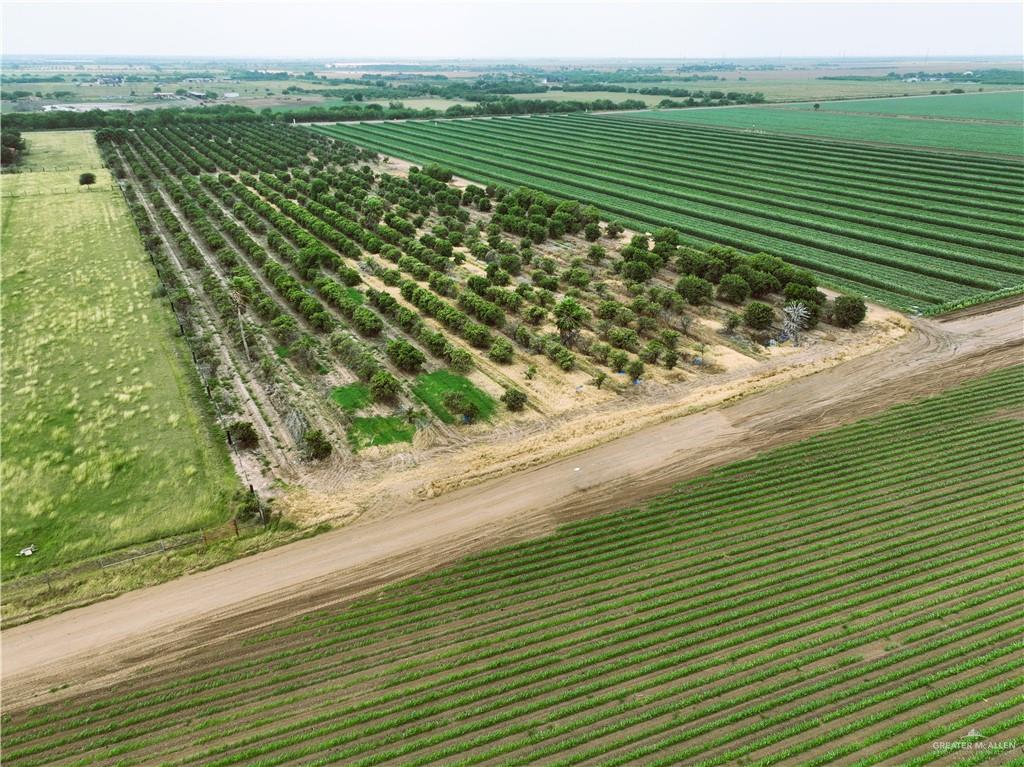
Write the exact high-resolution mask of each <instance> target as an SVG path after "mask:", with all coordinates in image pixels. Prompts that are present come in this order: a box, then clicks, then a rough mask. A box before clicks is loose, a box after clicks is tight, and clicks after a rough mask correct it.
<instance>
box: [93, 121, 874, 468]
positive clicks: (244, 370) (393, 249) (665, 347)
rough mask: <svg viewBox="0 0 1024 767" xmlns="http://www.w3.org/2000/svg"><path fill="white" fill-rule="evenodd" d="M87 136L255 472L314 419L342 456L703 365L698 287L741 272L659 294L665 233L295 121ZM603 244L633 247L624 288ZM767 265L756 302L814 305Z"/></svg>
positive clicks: (295, 456)
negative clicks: (109, 169)
mask: <svg viewBox="0 0 1024 767" xmlns="http://www.w3.org/2000/svg"><path fill="white" fill-rule="evenodd" d="M104 147H105V151H107V152H108V153H109V156H110V162H111V163H112V164H113V165H114V166H116V167H117V168H118V169H119V172H121V173H124V174H125V175H126V176H128V178H129V179H130V180H131V181H132V182H133V185H132V186H131V187H130V188H129V195H130V196H131V199H132V210H133V212H134V213H135V215H136V217H137V219H138V221H139V225H140V227H141V228H142V229H143V230H144V231H146V233H147V235H149V240H150V241H151V242H152V243H153V247H154V250H155V253H156V256H155V257H157V258H158V260H159V261H160V263H161V264H162V268H164V271H165V272H166V274H167V275H169V276H167V277H166V278H167V279H169V280H171V281H172V282H173V283H174V285H173V287H174V291H173V292H174V295H175V296H176V306H178V308H179V311H180V312H182V313H183V314H184V315H187V316H188V317H189V323H190V324H191V323H194V325H195V328H196V329H198V330H205V331H208V332H207V334H206V335H205V336H203V337H205V338H209V339H212V342H204V350H203V353H202V354H201V357H202V361H203V364H214V362H212V360H216V364H215V367H216V369H217V370H219V371H222V372H224V373H225V374H228V373H230V376H229V378H230V380H234V381H236V382H244V387H239V386H237V385H236V387H235V390H234V391H230V390H228V391H224V392H223V393H222V395H221V396H222V398H223V399H224V407H225V409H226V410H227V411H228V412H232V413H235V412H239V411H240V409H241V407H242V405H243V404H244V403H245V402H246V401H247V400H252V401H254V402H255V403H256V405H257V406H256V407H255V409H253V408H249V411H248V412H247V413H245V415H246V416H247V417H251V418H252V419H254V420H253V423H252V425H253V429H254V431H255V436H254V438H253V439H251V440H249V442H250V443H251V444H250V445H249V447H250V448H252V449H259V450H263V449H267V448H270V449H271V451H272V452H273V451H274V450H275V449H276V450H277V453H278V454H276V455H274V456H267V460H266V461H264V462H263V463H262V471H263V473H264V474H265V475H267V476H273V475H274V474H275V472H277V470H278V469H282V470H284V469H285V468H287V466H286V465H290V466H291V467H292V468H293V469H295V468H296V466H297V463H296V462H297V461H298V460H300V459H301V458H309V457H310V456H309V455H308V454H305V452H306V448H308V447H309V445H308V444H306V443H307V442H308V441H307V440H306V437H305V435H306V433H307V432H310V431H312V432H314V433H318V434H322V435H325V437H326V438H327V439H328V441H331V442H333V444H334V445H335V446H338V447H341V448H352V450H353V451H360V450H363V449H364V448H367V447H374V446H383V445H386V444H392V443H395V442H411V441H412V440H413V435H414V434H415V433H416V432H419V431H426V432H428V433H429V434H430V435H431V438H432V439H433V440H434V441H435V443H436V442H438V441H444V440H446V439H452V438H454V439H456V440H461V439H462V437H461V432H459V431H456V430H457V429H463V430H465V429H464V427H472V428H476V429H477V431H481V430H485V429H486V428H488V427H489V426H490V425H492V422H493V421H497V420H499V419H507V418H509V417H511V418H517V419H522V418H527V417H538V416H539V417H545V416H549V415H552V414H555V413H559V412H564V411H565V410H566V409H567V408H569V407H574V406H576V405H577V404H578V403H580V402H586V401H587V400H588V399H589V400H597V401H607V399H609V398H611V397H613V396H614V394H615V393H618V392H621V391H622V390H623V389H624V388H625V386H627V385H628V384H630V383H632V382H634V381H638V380H639V379H641V377H643V378H644V379H645V380H652V381H655V382H657V383H659V384H661V383H675V382H679V381H682V380H685V378H686V375H685V374H683V373H682V371H679V370H677V369H676V368H677V366H678V367H681V366H682V365H684V364H685V363H687V362H691V363H693V367H694V368H695V369H697V370H698V371H699V373H698V374H701V373H703V372H704V370H703V369H701V366H700V363H699V361H698V362H696V363H694V362H693V361H694V359H695V358H697V357H699V356H700V355H701V354H703V350H704V348H705V347H706V346H707V341H708V340H714V338H715V337H714V336H709V335H708V334H707V329H706V328H705V327H704V320H705V319H709V320H713V321H716V322H717V321H723V320H724V319H725V318H726V317H727V315H728V313H729V311H730V310H729V309H726V308H720V307H715V306H708V305H707V304H710V303H712V298H713V295H712V289H713V288H714V285H713V284H712V281H713V282H719V281H720V280H721V279H722V278H723V277H724V273H725V271H728V270H729V269H731V268H736V269H742V268H744V267H746V266H748V264H747V263H746V262H745V261H743V259H742V257H741V256H740V255H739V254H737V253H735V252H734V251H731V250H729V249H723V250H720V251H719V253H720V254H721V255H722V257H723V258H724V259H728V261H729V264H728V265H727V264H726V262H725V261H722V260H718V259H715V260H714V262H713V263H712V261H711V260H709V258H710V257H706V256H704V255H702V254H698V255H699V257H700V259H701V263H703V264H705V265H706V266H708V267H709V268H710V267H712V266H713V265H714V264H718V266H720V267H721V269H720V270H719V273H718V274H717V276H713V277H712V280H708V281H705V280H698V281H697V282H698V284H700V285H703V286H704V287H705V288H706V289H707V295H706V296H703V294H702V295H701V296H699V297H692V296H691V299H684V297H683V295H682V294H681V293H680V292H679V290H678V289H673V288H672V287H671V285H672V284H673V282H674V281H675V280H676V279H677V278H678V277H679V275H680V274H681V272H680V271H679V270H680V269H682V268H683V266H686V268H694V269H695V268H697V267H696V266H694V265H692V264H691V261H686V259H683V261H684V262H685V263H683V262H680V261H679V259H680V258H683V257H682V256H681V255H680V253H681V252H682V251H681V249H680V248H679V246H678V245H677V244H675V243H672V242H669V241H668V240H664V241H660V240H658V238H655V239H656V240H658V241H657V242H656V243H655V249H654V250H653V251H652V250H648V248H649V247H650V245H651V243H650V241H649V239H648V238H644V237H640V238H639V239H640V240H642V244H633V242H632V240H631V241H630V245H627V246H621V245H620V244H619V242H618V240H619V239H620V238H621V239H624V238H625V235H622V234H621V233H619V234H612V235H609V234H608V228H607V227H604V228H602V227H601V226H600V225H599V224H598V223H597V219H598V212H597V210H596V209H594V208H588V207H587V206H583V205H580V203H578V202H574V201H571V200H563V201H559V200H557V199H554V198H551V197H548V196H546V195H543V194H542V193H539V192H535V191H530V190H516V191H510V190H507V189H500V190H499V189H496V188H492V189H490V190H485V189H483V188H481V187H472V186H470V187H467V188H465V189H462V188H460V187H458V186H455V185H452V184H450V183H448V181H442V180H438V179H437V178H435V177H433V176H431V175H429V174H428V172H421V171H409V172H408V174H407V175H406V176H399V175H395V174H392V173H388V172H383V171H381V172H375V171H374V170H373V169H371V168H370V166H369V165H365V168H361V169H359V170H356V167H355V166H356V163H357V162H363V163H368V162H375V158H376V155H375V154H373V153H367V152H365V151H364V150H361V149H358V148H357V147H356V146H355V145H353V144H348V143H344V142H337V141H333V140H331V139H328V138H326V137H323V136H320V135H318V134H317V133H315V132H312V131H307V130H304V129H293V128H288V127H283V126H275V127H271V126H266V125H251V126H237V127H232V128H223V127H220V128H218V127H201V128H200V127H190V128H181V127H171V128H166V129H142V130H137V131H134V132H131V133H129V132H123V133H118V134H111V136H110V138H109V139H105V142H104ZM313 155H315V157H312V156H313ZM265 168H266V169H273V172H270V171H269V170H264V169H265ZM427 170H428V171H429V172H430V173H434V174H435V175H440V176H444V175H445V173H446V171H444V170H443V169H442V168H439V167H434V168H432V169H430V168H428V169H427ZM447 176H448V180H450V176H451V174H450V172H448V173H447ZM584 229H585V230H586V232H587V233H588V234H587V239H586V240H585V239H584V238H583V236H582V235H583V230H584ZM669 235H673V233H672V232H669V233H668V234H665V233H662V234H661V235H659V237H661V238H664V237H668V236H669ZM673 236H674V235H673ZM669 239H671V237H669ZM620 248H621V251H620ZM620 252H621V254H622V255H623V258H625V257H626V256H627V255H629V257H631V258H633V259H635V260H636V261H635V263H632V264H631V265H630V266H629V272H628V274H630V275H631V276H630V277H629V280H628V284H626V283H627V280H626V279H625V277H624V274H625V273H626V272H625V267H622V266H621V265H620V262H619V260H618V256H619V254H620ZM584 256H586V259H584ZM688 258H689V257H688ZM741 261H743V263H741ZM680 263H683V266H680ZM687 264H690V266H687ZM765 268H766V269H770V270H775V272H776V273H777V275H776V274H773V275H769V274H767V273H763V272H754V271H748V276H752V278H753V277H757V275H760V278H759V279H761V280H762V282H763V283H764V284H763V285H762V286H761V288H760V289H759V292H757V294H756V297H758V298H762V299H764V300H765V301H769V302H771V301H775V302H776V303H777V302H778V300H779V299H778V298H771V297H769V294H771V293H775V294H779V293H781V292H782V291H783V288H784V287H785V286H786V285H788V283H789V282H790V281H793V280H796V281H799V282H801V285H800V286H798V289H802V290H804V291H805V294H809V295H810V296H811V297H812V299H813V300H814V301H818V300H823V299H824V298H825V296H824V294H822V293H818V292H815V291H814V290H813V277H811V276H810V275H809V274H806V273H798V272H797V271H796V270H793V269H792V268H790V267H787V266H786V265H785V264H783V263H782V262H781V261H778V260H775V261H774V262H771V263H769V264H768V265H766V266H765ZM620 272H622V274H620ZM776 276H778V277H779V279H776ZM781 278H784V279H781ZM726 282H727V283H728V281H726ZM742 286H743V287H744V288H745V289H746V288H748V286H747V285H746V283H743V284H742ZM748 295H749V293H744V294H743V295H742V296H740V297H739V298H738V299H736V300H734V301H733V302H732V303H733V304H734V305H736V306H739V305H741V304H743V302H744V301H745V300H746V299H747V297H748ZM697 304H704V306H702V307H700V310H699V311H700V315H699V316H700V321H699V322H698V321H695V315H693V314H691V313H690V312H691V311H697V309H696V306H697ZM762 308H763V309H764V310H765V311H767V312H768V319H767V323H768V326H770V325H771V322H772V321H773V318H774V316H775V314H774V312H775V310H774V309H772V308H771V307H770V306H768V305H767V304H766V305H764V306H763V307H762ZM568 313H571V316H569V314H568ZM716 318H718V319H716ZM826 321H828V320H826ZM857 321H859V320H857ZM567 323H568V324H567ZM761 330H762V331H766V330H767V326H765V327H762V328H761ZM197 335H198V333H197ZM734 337H735V338H737V339H738V338H739V337H738V336H734ZM748 343H749V342H748ZM760 343H762V344H763V343H767V338H764V339H762V340H761V341H760ZM705 367H707V366H705ZM627 373H628V375H629V378H625V376H626V374H627ZM616 374H619V375H621V376H623V379H622V380H617V379H616V378H615V377H614V376H615V375H616ZM594 380H597V381H598V383H597V384H596V385H595V386H592V387H590V389H591V391H590V392H584V391H583V390H584V388H585V384H588V383H591V382H593V381H594ZM243 389H244V390H243ZM566 390H569V391H574V392H575V397H574V398H573V399H571V400H570V399H567V398H566V397H565V395H564V392H565V391H566ZM510 392H512V394H511V395H510V394H509V393H510ZM507 396H514V397H518V400H515V399H514V400H513V401H508V400H507V399H502V398H505V397H507ZM499 400H501V401H502V402H503V403H504V404H503V405H502V406H499V405H498V401H499ZM510 411H511V412H510ZM520 413H521V414H520ZM472 428H471V429H470V433H471V434H472V433H473V431H472ZM342 452H346V453H347V452H348V450H347V449H345V450H343V451H342ZM328 455H329V451H327V454H325V455H320V456H319V458H318V459H320V460H322V459H326V458H327V457H328ZM296 470H297V471H300V469H296Z"/></svg>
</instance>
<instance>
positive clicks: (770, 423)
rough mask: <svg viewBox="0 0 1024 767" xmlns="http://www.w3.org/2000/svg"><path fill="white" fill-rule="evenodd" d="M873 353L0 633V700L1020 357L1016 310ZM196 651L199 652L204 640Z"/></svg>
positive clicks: (358, 591)
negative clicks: (734, 400)
mask: <svg viewBox="0 0 1024 767" xmlns="http://www.w3.org/2000/svg"><path fill="white" fill-rule="evenodd" d="M914 325H915V332H913V333H911V334H909V335H908V336H906V337H905V338H904V339H903V340H902V341H901V342H900V343H898V344H896V345H894V346H891V347H887V348H885V349H882V350H880V351H878V352H876V353H874V354H870V355H866V356H864V357H859V358H857V359H853V360H850V361H848V362H844V363H841V364H839V365H837V366H836V367H834V368H831V369H829V370H826V371H823V372H820V373H817V374H815V375H812V376H809V377H807V378H804V379H800V380H797V381H795V382H792V383H789V384H787V385H785V386H779V387H776V388H773V389H769V390H767V391H765V392H762V393H760V394H757V395H754V396H751V397H749V398H747V399H744V400H741V401H740V402H738V403H737V404H734V405H731V406H729V407H724V408H720V409H717V410H713V411H706V412H702V413H697V414H694V415H689V416H685V417H682V418H677V419H674V420H671V421H667V422H665V423H662V424H659V425H657V426H653V427H650V428H647V429H643V430H641V431H639V432H637V433H634V434H632V435H628V436H625V437H622V438H620V439H617V440H614V441H612V442H609V443H605V444H603V445H600V446H598V447H595V448H592V449H589V450H586V451H583V452H581V453H579V454H576V455H573V456H569V457H567V458H563V459H560V460H556V461H553V462H551V463H548V464H545V465H543V466H539V467H537V468H535V469H531V470H529V471H524V472H520V473H517V474H512V475H509V476H506V477H501V478H498V479H495V480H491V481H488V482H484V483H481V484H479V485H475V486H472V487H466V488H462V489H461V490H457V491H455V492H452V493H450V494H447V495H445V496H443V497H440V498H436V499H433V500H430V501H422V502H419V503H416V504H413V505H410V507H409V508H408V509H403V510H396V513H395V514H393V515H392V516H389V517H386V518H383V519H379V520H374V521H368V522H365V523H356V524H353V525H351V526H349V527H346V528H343V529H340V530H337V531H333V532H331V533H327V534H324V535H322V536H319V537H317V538H313V539H308V540H305V541H300V542H297V543H294V544H291V545H288V546H284V547H281V548H278V549H274V550H271V551H267V552H263V553H261V554H258V555H255V556H253V557H249V558H247V559H242V560H238V561H235V562H232V563H230V564H227V565H224V566H222V567H219V568H217V569H215V570H210V571H207V572H203V573H196V574H194V575H189V576H186V577H184V578H181V579H178V580H176V581H172V582H169V583H164V584H161V585H159V586H155V587H151V588H147V589H144V590H140V591H137V592H133V593H130V594H126V595H123V596H121V597H118V598H116V599H113V600H110V601H107V602H101V603H96V604H93V605H89V606H87V607H84V608H81V609H78V610H73V611H69V612H67V613H63V614H61V615H56V616H52V617H50V618H47V619H44V620H41V621H37V622H35V623H30V624H26V625H23V626H17V627H15V628H12V629H9V630H8V631H5V632H3V635H2V649H3V669H2V673H3V685H4V692H5V698H6V700H5V703H6V704H7V705H8V706H10V705H17V704H19V703H23V702H25V701H27V700H29V699H33V701H34V702H42V699H43V697H48V696H44V695H40V693H42V691H45V690H47V689H50V688H51V687H55V686H58V685H63V684H67V685H68V687H67V688H66V689H65V690H64V691H62V692H60V693H57V694H59V695H61V696H62V697H63V696H65V695H68V694H73V693H78V692H81V691H83V690H85V689H89V688H92V687H96V686H100V685H104V684H108V683H110V682H112V681H114V680H116V679H118V678H124V677H127V676H130V675H131V674H132V673H133V672H135V671H137V670H138V669H139V668H140V667H143V666H151V665H162V664H165V663H173V662H181V661H183V660H184V659H185V658H188V657H194V656H195V654H196V653H197V652H199V651H203V652H204V653H205V652H206V651H210V652H214V651H216V647H217V645H218V644H219V643H221V642H223V641H224V640H226V639H228V638H230V637H232V636H233V635H236V634H238V633H239V632H244V631H248V630H251V629H252V628H254V627H257V626H266V625H269V624H272V623H276V622H279V621H284V620H289V619H291V618H293V617H294V616H295V615H298V614H301V613H303V612H307V611H310V610H314V609H319V608H323V607H325V606H328V605H336V604H338V603H341V602H345V601H348V600H351V599H353V598H355V597H358V596H360V595H364V594H367V593H371V592H373V591H375V590H377V589H378V588H380V587H381V586H382V585H385V584H387V583H390V582H392V581H394V580H397V579H400V578H403V577H407V576H409V575H413V574H415V573H420V572H424V571H426V570H430V569H433V568H436V567H438V566H441V565H443V564H446V563H449V562H451V561H454V560H456V559H459V558H461V557H464V556H466V555H468V554H471V553H474V552H477V551H481V550H484V549H487V548H493V547H495V546H500V545H507V544H510V543H515V542H517V541H521V540H525V539H528V538H534V537H538V536H540V535H544V534H547V533H550V532H552V531H553V530H555V529H556V527H557V526H558V525H559V524H562V523H564V522H566V521H570V520H573V519H577V518H580V517H584V516H590V515H593V514H597V513H601V512H603V511H610V510H614V509H618V508H621V507H624V506H628V505H630V504H634V503H638V502H641V501H644V500H646V499H649V498H650V497H651V496H653V495H656V494H658V493H660V492H663V491H665V490H667V489H669V488H670V487H671V486H672V485H674V484H675V483H677V482H679V481H681V480H684V479H687V478H689V477H692V476H694V475H696V474H699V473H701V472H703V471H706V470H707V469H710V468H713V467H715V466H719V465H722V464H725V463H728V462H731V461H735V460H739V459H742V458H745V457H749V456H751V455H754V454H756V453H758V452H760V451H762V450H765V449H768V448H771V447H776V446H780V445H784V444H788V443H791V442H794V441H797V440H799V439H802V438H805V437H807V436H810V435H812V434H816V433H819V432H821V431H824V430H826V429H830V428H834V427H836V426H839V425H842V424H845V423H850V422H852V421H855V420H858V419H861V418H864V417H868V416H871V415H874V414H877V413H879V412H881V411H883V410H885V409H887V408H889V407H891V406H892V405H895V404H899V403H902V402H908V401H911V400H914V399H917V398H919V397H921V396H926V395H928V394H930V393H933V392H936V391H941V390H944V389H946V388H949V387H951V386H954V385H955V384H957V383H959V382H961V381H964V380H967V379H970V378H974V377H976V376H979V375H981V374H983V373H985V372H987V371H991V370H996V369H1000V368H1003V367H1007V366H1009V365H1012V364H1016V363H1019V362H1021V361H1024V308H1022V307H1020V306H1011V307H1001V308H1000V309H999V310H998V311H995V312H992V313H990V314H986V315H973V316H968V317H965V318H963V319H960V320H954V321H951V322H946V323H941V324H940V323H937V322H934V321H930V320H916V321H915V323H914ZM203 648H205V650H204V649H203Z"/></svg>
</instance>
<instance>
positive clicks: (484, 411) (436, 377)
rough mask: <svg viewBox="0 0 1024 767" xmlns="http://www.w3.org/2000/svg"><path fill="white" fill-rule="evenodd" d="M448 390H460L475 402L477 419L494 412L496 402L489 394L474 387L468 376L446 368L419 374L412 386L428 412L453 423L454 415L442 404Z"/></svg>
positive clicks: (484, 417)
mask: <svg viewBox="0 0 1024 767" xmlns="http://www.w3.org/2000/svg"><path fill="white" fill-rule="evenodd" d="M450 391H456V392H461V393H462V394H464V395H466V398H467V399H468V400H470V401H471V402H474V403H475V404H476V406H477V409H478V411H479V416H478V420H481V421H486V420H487V419H488V418H490V417H491V414H492V413H494V408H495V406H496V403H495V401H494V400H493V399H492V398H491V397H490V395H488V394H487V393H486V392H482V391H480V390H479V389H478V388H476V387H475V386H474V385H473V384H472V382H471V381H470V380H469V379H468V378H465V377H463V376H460V375H455V374H454V373H449V372H448V371H447V370H436V371H434V372H433V373H426V374H424V375H421V376H419V377H418V378H417V379H416V384H415V385H414V386H413V387H412V392H413V394H415V395H416V396H417V397H419V399H420V400H421V401H422V402H423V404H425V405H426V406H427V407H428V408H430V412H432V413H433V414H434V415H436V416H437V417H438V418H440V419H441V420H442V421H444V422H445V423H455V416H453V415H452V414H451V413H449V412H448V410H447V409H446V408H445V406H444V395H445V394H447V393H448V392H450Z"/></svg>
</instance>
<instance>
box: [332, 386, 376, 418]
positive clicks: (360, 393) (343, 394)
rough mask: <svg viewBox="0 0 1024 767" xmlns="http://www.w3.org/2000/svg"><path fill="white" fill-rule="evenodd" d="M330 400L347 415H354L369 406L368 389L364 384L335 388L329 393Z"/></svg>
mask: <svg viewBox="0 0 1024 767" xmlns="http://www.w3.org/2000/svg"><path fill="white" fill-rule="evenodd" d="M331 399H332V400H333V401H334V402H336V403H337V404H338V406H339V407H341V409H342V410H344V411H346V412H348V413H355V412H356V411H358V410H361V409H362V408H364V407H366V406H367V405H369V404H370V387H369V386H367V385H366V384H364V383H351V384H348V385H347V386H337V387H335V388H334V389H333V390H332V391H331Z"/></svg>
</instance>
